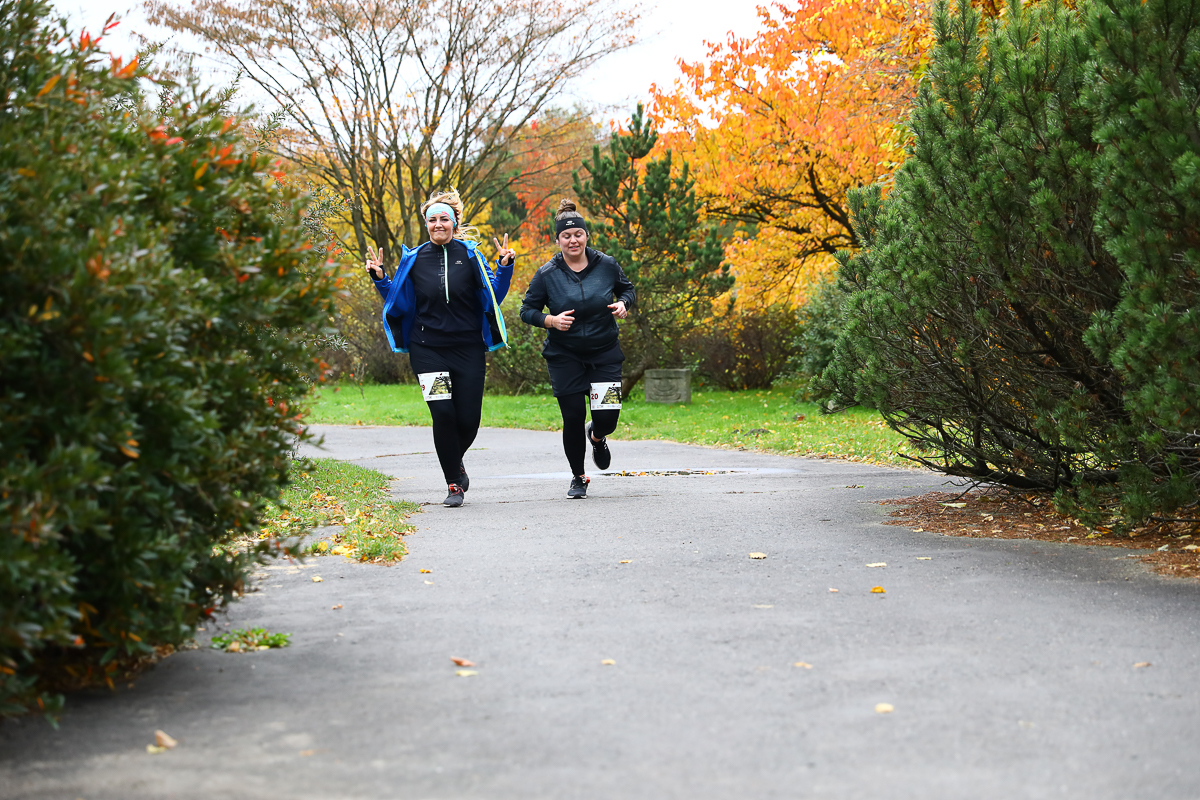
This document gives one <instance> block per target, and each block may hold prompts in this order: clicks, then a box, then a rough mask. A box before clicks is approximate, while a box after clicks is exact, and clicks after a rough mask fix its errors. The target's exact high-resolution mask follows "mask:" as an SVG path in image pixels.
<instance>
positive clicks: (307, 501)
mask: <svg viewBox="0 0 1200 800" xmlns="http://www.w3.org/2000/svg"><path fill="white" fill-rule="evenodd" d="M390 482H391V478H389V477H388V476H387V475H384V474H383V473H382V472H376V471H375V470H373V469H366V468H365V467H360V466H357V465H355V464H347V463H345V462H342V461H336V460H334V459H332V458H312V459H307V460H306V461H300V462H297V464H296V471H295V472H294V474H293V475H292V484H291V485H290V486H289V487H288V488H287V489H285V490H284V493H283V497H282V498H280V500H281V502H280V504H279V505H275V504H270V505H268V507H267V509H266V511H265V512H264V514H263V524H262V526H261V527H260V528H259V536H260V537H262V538H267V537H278V538H286V537H288V536H295V535H297V534H300V533H303V532H304V531H306V530H310V529H312V528H319V527H321V526H324V525H341V526H343V527H342V529H341V530H340V531H338V532H336V533H335V534H334V535H333V537H332V542H325V541H322V542H314V543H313V544H312V545H310V546H308V547H306V548H305V552H307V553H308V554H310V555H340V556H345V557H346V558H352V559H354V560H356V561H368V562H371V563H376V564H389V563H392V562H394V561H399V560H400V559H401V558H403V557H404V555H405V553H406V550H405V547H404V540H403V539H401V537H402V536H404V535H405V534H407V533H411V532H412V531H414V530H416V528H415V526H413V525H410V524H409V523H408V522H407V521H406V520H407V519H408V517H409V516H410V515H412V514H414V513H416V512H417V511H420V510H421V507H420V506H419V505H417V504H416V503H410V502H409V501H407V500H393V499H392V497H391V496H390V495H389V494H388V491H387V487H388V484H389V483H390Z"/></svg>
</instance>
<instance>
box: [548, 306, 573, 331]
mask: <svg viewBox="0 0 1200 800" xmlns="http://www.w3.org/2000/svg"><path fill="white" fill-rule="evenodd" d="M574 314H575V309H573V308H572V309H571V310H569V311H564V312H562V313H561V314H547V315H546V327H547V328H553V329H554V330H556V331H565V330H570V328H571V323H572V322H574V321H575V316H574Z"/></svg>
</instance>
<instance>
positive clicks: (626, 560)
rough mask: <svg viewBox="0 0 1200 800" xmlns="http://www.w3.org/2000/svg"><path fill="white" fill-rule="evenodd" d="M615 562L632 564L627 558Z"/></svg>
mask: <svg viewBox="0 0 1200 800" xmlns="http://www.w3.org/2000/svg"><path fill="white" fill-rule="evenodd" d="M617 563H618V564H632V563H633V562H632V561H630V560H629V559H628V558H627V559H625V560H624V561H618V562H617Z"/></svg>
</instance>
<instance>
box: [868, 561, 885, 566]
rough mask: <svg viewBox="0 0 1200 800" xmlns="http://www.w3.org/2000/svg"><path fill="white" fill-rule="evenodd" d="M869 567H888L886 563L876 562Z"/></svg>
mask: <svg viewBox="0 0 1200 800" xmlns="http://www.w3.org/2000/svg"><path fill="white" fill-rule="evenodd" d="M867 566H868V567H886V566H887V562H886V561H876V562H875V563H874V564H867Z"/></svg>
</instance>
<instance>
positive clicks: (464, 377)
mask: <svg viewBox="0 0 1200 800" xmlns="http://www.w3.org/2000/svg"><path fill="white" fill-rule="evenodd" d="M421 213H422V215H423V216H424V218H425V227H426V229H427V230H428V231H429V241H428V242H426V243H424V244H422V245H420V246H418V247H415V248H413V249H412V250H409V249H408V248H407V247H402V253H401V256H400V263H399V264H398V265H397V267H396V274H395V276H394V277H392V278H388V276H387V273H386V272H384V269H383V261H382V256H381V254H380V253H379V252H377V251H376V250H375V249H374V248H368V257H367V272H368V273H369V274H370V275H371V278H372V279H373V280H374V281H375V288H377V289H378V290H379V293H380V294H381V295H382V296H383V329H384V332H385V333H386V334H387V338H388V342H389V343H390V344H391V346H392V351H393V352H397V353H408V357H409V361H410V363H411V364H412V371H413V374H414V375H416V376H417V379H418V380H419V382H420V384H421V391H422V392H423V394H424V396H425V400H426V401H427V404H428V406H429V415H430V416H431V417H432V418H433V447H434V450H436V451H437V456H438V461H439V462H440V464H441V467H442V474H443V475H444V477H445V478H446V488H447V495H446V499H445V501H444V503H445V504H446V505H447V506H449V507H451V508H457V507H458V506H461V505H462V504H463V500H464V497H465V495H466V491H467V488H468V486H469V485H470V479H469V478H468V477H467V470H466V466H465V465H464V464H463V456H464V455H465V454H466V452H467V449H468V448H470V446H471V443H472V442H474V441H475V436H476V434H478V433H479V420H480V417H481V415H482V410H483V380H484V374H485V372H486V370H487V367H486V363H485V360H484V356H485V354H486V353H487V352H488V351H490V350H499V349H500V348H502V347H505V346H506V342H507V334H506V333H505V329H504V318H503V317H502V316H501V314H500V303H501V302H502V301H503V300H504V296H505V295H506V294H508V285H509V283H510V282H511V281H512V272H513V261H514V259H515V257H516V253H515V252H514V251H513V250H512V249H511V248H509V246H508V234H505V235H504V244H503V245H501V244H500V242H498V241H496V240H495V239H493V241H494V242H495V244H496V249H497V250H498V251H499V252H498V253H497V255H496V262H497V266H496V270H495V272H493V271H492V269H491V268H490V267H489V266H488V262H487V259H486V258H485V257H484V256H483V253H481V252H480V251H479V246H478V243H477V242H475V241H474V240H473V238H469V237H471V236H472V234H474V233H475V229H474V228H472V227H470V226H466V225H464V224H463V222H462V218H463V205H462V200H461V199H460V198H459V196H458V192H456V191H454V190H453V189H451V190H450V191H448V192H435V193H434V194H432V195H431V196H430V197H429V200H428V201H427V202H426V203H425V204H424V205H423V206H421Z"/></svg>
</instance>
